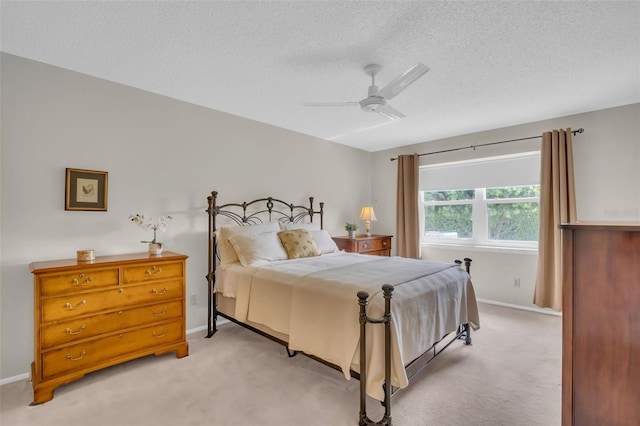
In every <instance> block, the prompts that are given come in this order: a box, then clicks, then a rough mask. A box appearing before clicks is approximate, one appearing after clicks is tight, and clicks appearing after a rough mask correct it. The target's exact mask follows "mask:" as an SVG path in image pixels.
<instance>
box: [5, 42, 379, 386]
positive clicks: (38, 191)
mask: <svg viewBox="0 0 640 426" xmlns="http://www.w3.org/2000/svg"><path fill="white" fill-rule="evenodd" d="M1 66H2V69H1V78H2V86H1V90H2V99H1V102H2V104H1V107H2V133H1V136H2V146H1V148H2V150H1V155H2V163H1V166H2V169H1V179H2V187H1V189H2V194H1V196H2V198H1V203H2V204H1V207H2V210H1V228H0V230H1V233H2V241H1V250H2V251H1V255H2V258H1V262H2V263H1V265H2V268H1V275H0V277H1V280H2V281H1V287H0V289H1V290H0V291H1V292H0V298H1V300H0V302H1V311H0V323H1V327H2V328H1V339H2V340H1V351H2V352H1V353H0V359H1V364H0V378H2V379H6V378H8V377H12V376H15V375H19V374H23V373H26V372H27V371H29V365H30V363H31V361H32V358H33V281H32V276H31V274H30V273H29V268H28V265H29V263H30V262H32V261H36V260H47V259H60V258H74V257H75V255H76V250H79V249H88V248H91V249H94V250H95V251H96V254H97V255H105V254H114V253H128V252H139V251H144V250H146V246H145V245H143V244H141V243H140V242H139V241H140V240H145V239H149V238H150V237H151V235H150V234H149V233H148V232H145V231H144V230H142V229H140V228H138V227H136V226H135V225H133V224H132V223H131V222H129V220H128V217H129V215H131V214H135V213H143V214H148V215H162V214H171V215H173V216H174V217H175V218H174V220H173V221H172V222H171V223H170V225H169V228H168V231H167V232H166V233H165V234H161V235H160V237H161V241H163V242H165V243H166V244H167V247H168V248H169V249H171V250H173V251H177V252H181V253H185V254H187V255H188V256H189V259H188V261H187V294H188V295H189V296H190V295H192V294H195V295H197V298H198V300H199V303H198V305H196V306H188V307H187V328H196V327H200V326H203V325H205V324H206V312H207V306H206V304H205V301H206V281H205V279H204V276H205V274H206V250H207V243H206V241H207V236H206V228H207V215H206V213H205V212H204V210H205V208H206V196H207V195H208V194H209V193H210V192H211V191H212V190H217V191H218V192H219V202H221V203H224V202H231V201H243V200H246V201H249V200H251V199H254V198H257V197H261V196H268V195H271V196H274V197H277V198H280V199H284V200H286V201H291V202H300V203H306V202H307V197H309V196H314V197H315V200H316V202H320V201H324V202H325V210H326V215H325V228H326V229H328V230H329V231H330V232H332V233H334V234H338V233H344V230H343V228H342V226H343V223H344V221H345V220H347V219H350V218H353V217H354V215H357V214H358V212H359V211H360V207H361V206H362V205H365V204H368V203H369V201H370V194H371V177H370V174H369V164H370V158H371V154H370V153H368V152H365V151H361V150H357V149H353V148H349V147H346V146H343V145H337V144H335V143H331V142H326V141H323V140H319V139H316V138H313V137H309V136H305V135H302V134H298V133H294V132H290V131H287V130H283V129H280V128H276V127H273V126H268V125H265V124H262V123H258V122H254V121H250V120H246V119H243V118H240V117H236V116H232V115H228V114H224V113H220V112H216V111H212V110H209V109H206V108H201V107H198V106H194V105H191V104H187V103H184V102H180V101H177V100H174V99H170V98H166V97H162V96H158V95H154V94H150V93H147V92H144V91H140V90H137V89H133V88H130V87H126V86H122V85H119V84H114V83H111V82H107V81H104V80H100V79H97V78H93V77H89V76H86V75H82V74H78V73H74V72H69V71H66V70H62V69H59V68H55V67H52V66H48V65H44V64H42V63H37V62H33V61H29V60H26V59H22V58H18V57H15V56H11V55H6V54H2V62H1ZM66 167H72V168H81V169H90V170H101V171H108V172H109V191H108V192H109V194H108V195H109V199H108V203H109V204H108V211H107V212H71V211H65V210H64V182H65V168H66Z"/></svg>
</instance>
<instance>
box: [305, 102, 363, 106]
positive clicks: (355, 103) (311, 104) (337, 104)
mask: <svg viewBox="0 0 640 426" xmlns="http://www.w3.org/2000/svg"><path fill="white" fill-rule="evenodd" d="M302 105H303V106H357V105H360V103H359V102H303V103H302Z"/></svg>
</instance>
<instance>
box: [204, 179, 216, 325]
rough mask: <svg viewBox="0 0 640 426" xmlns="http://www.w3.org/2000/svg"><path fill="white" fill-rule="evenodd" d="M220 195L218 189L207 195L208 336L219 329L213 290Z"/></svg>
mask: <svg viewBox="0 0 640 426" xmlns="http://www.w3.org/2000/svg"><path fill="white" fill-rule="evenodd" d="M217 197H218V193H217V192H216V191H212V192H211V195H210V196H208V197H207V201H208V204H209V207H208V208H207V213H209V256H208V259H207V260H208V271H207V276H206V278H207V283H208V286H207V288H208V291H209V294H208V295H207V300H208V301H209V310H208V318H207V337H211V336H213V335H214V334H215V332H216V331H218V329H217V327H216V320H217V316H218V315H217V313H216V312H215V310H216V306H217V301H216V294H215V292H214V291H213V287H214V284H215V279H216V277H215V275H216V237H215V230H216V215H215V209H216V198H217Z"/></svg>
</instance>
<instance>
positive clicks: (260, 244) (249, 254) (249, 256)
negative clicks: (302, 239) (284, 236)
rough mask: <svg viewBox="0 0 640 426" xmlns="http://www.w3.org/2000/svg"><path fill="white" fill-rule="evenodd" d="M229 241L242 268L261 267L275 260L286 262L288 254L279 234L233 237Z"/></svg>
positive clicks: (266, 233) (268, 233) (269, 233)
mask: <svg viewBox="0 0 640 426" xmlns="http://www.w3.org/2000/svg"><path fill="white" fill-rule="evenodd" d="M229 241H230V242H231V244H232V245H233V248H234V249H235V251H236V254H237V255H238V259H240V263H242V266H260V265H264V264H266V263H269V262H273V261H274V260H286V259H287V252H286V251H285V250H284V247H282V244H281V243H280V238H278V233H277V232H264V233H262V234H247V235H233V236H231V237H229Z"/></svg>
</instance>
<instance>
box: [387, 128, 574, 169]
mask: <svg viewBox="0 0 640 426" xmlns="http://www.w3.org/2000/svg"><path fill="white" fill-rule="evenodd" d="M583 132H584V129H583V128H582V127H581V128H579V129H578V130H572V131H571V133H572V134H573V136H575V135H576V133H583ZM541 137H542V135H540V136H529V137H528V138H520V139H510V140H508V141H499V142H489V143H482V144H480V145H469V146H463V147H460V148H451V149H444V150H442V151H434V152H425V153H424V154H418V157H422V156H423V155H432V154H442V153H443V152H453V151H460V150H462V149H476V148H477V147H479V146H488V145H498V144H501V143H507V142H518V141H526V140H529V139H538V138H541ZM397 159H398V157H393V158H390V161H396V160H397Z"/></svg>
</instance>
